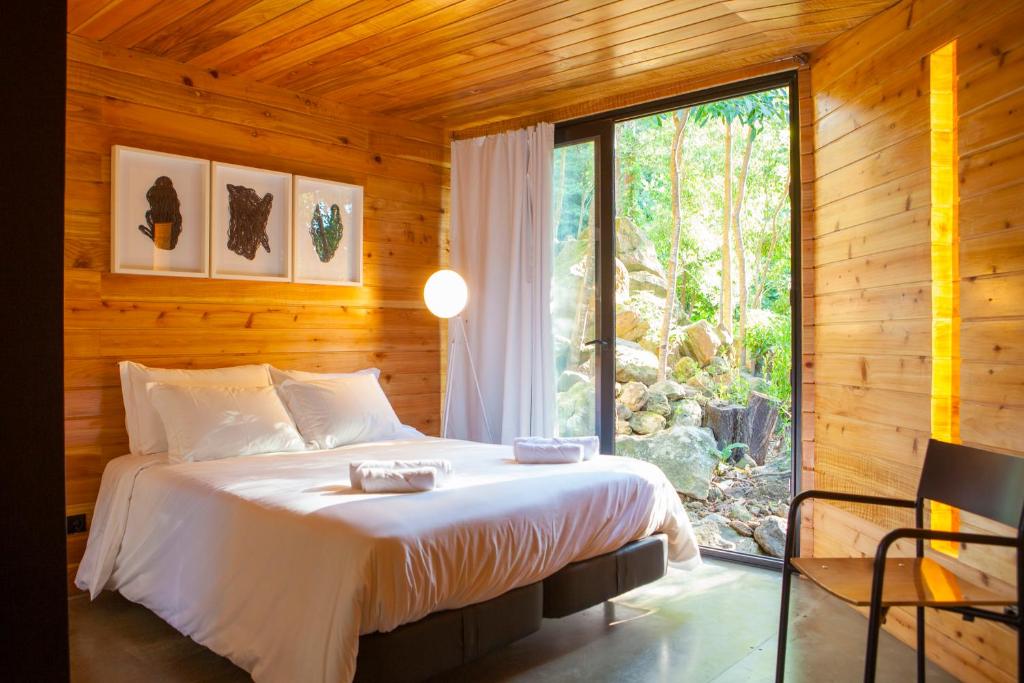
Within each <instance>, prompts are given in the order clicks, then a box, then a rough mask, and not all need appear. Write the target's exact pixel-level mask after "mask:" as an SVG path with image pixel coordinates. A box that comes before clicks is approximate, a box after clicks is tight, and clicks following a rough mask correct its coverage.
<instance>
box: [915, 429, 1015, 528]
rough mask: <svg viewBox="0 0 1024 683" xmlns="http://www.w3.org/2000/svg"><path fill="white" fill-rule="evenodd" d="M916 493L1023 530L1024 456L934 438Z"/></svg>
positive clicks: (920, 496) (925, 458)
mask: <svg viewBox="0 0 1024 683" xmlns="http://www.w3.org/2000/svg"><path fill="white" fill-rule="evenodd" d="M917 495H918V497H919V498H926V499H928V500H937V501H939V502H941V503H946V504H948V505H952V506H953V507H956V508H960V509H961V510H966V511H967V512H972V513H974V514H976V515H981V516H982V517H987V518H988V519H994V520H996V521H998V522H1002V523H1003V524H1007V525H1009V526H1012V527H1015V528H1017V529H1018V530H1020V529H1021V523H1022V515H1024V457H1019V456H1013V455H1004V454H1002V453H993V452H991V451H983V450H981V449H980V448H971V447H970V446H960V445H956V444H951V443H945V442H943V441H936V440H935V439H931V440H930V441H929V442H928V451H927V452H926V453H925V457H924V467H923V469H922V470H921V482H920V484H919V485H918V489H917Z"/></svg>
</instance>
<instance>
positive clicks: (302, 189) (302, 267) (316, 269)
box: [292, 176, 363, 286]
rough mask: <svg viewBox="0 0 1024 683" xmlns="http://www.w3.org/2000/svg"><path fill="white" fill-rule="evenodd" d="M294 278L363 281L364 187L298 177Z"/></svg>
mask: <svg viewBox="0 0 1024 683" xmlns="http://www.w3.org/2000/svg"><path fill="white" fill-rule="evenodd" d="M293 197H294V209H293V215H292V280H293V281H294V282H302V283H305V284H314V285H349V286H359V285H361V284H362V282H363V188H362V187H360V186H359V185H349V184H347V183H339V182H334V181H331V180H321V179H318V178H307V177H305V176H295V179H294V191H293Z"/></svg>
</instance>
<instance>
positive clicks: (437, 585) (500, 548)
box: [76, 438, 700, 682]
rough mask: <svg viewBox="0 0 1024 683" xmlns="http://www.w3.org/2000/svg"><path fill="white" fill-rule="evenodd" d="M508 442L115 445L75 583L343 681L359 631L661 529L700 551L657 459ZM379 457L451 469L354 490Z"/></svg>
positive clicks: (497, 590)
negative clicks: (201, 449)
mask: <svg viewBox="0 0 1024 683" xmlns="http://www.w3.org/2000/svg"><path fill="white" fill-rule="evenodd" d="M511 456H512V454H511V449H510V448H509V447H507V446H491V445H483V444H476V443H470V442H462V441H450V440H442V439H433V438H424V439H418V440H404V441H389V442H375V443H366V444H359V445H353V446H348V447H345V448H340V449H336V450H333V451H313V452H306V453H288V454H282V455H265V456H258V457H236V458H227V459H223V460H215V461H208V462H196V463H180V464H167V463H161V464H156V465H152V464H150V465H147V466H145V467H142V463H140V462H139V459H137V458H130V457H129V458H119V459H117V460H114V461H113V462H112V463H111V465H109V466H108V471H110V472H111V476H110V477H107V475H106V474H104V481H103V490H101V492H100V500H101V501H107V502H106V503H105V504H104V505H102V506H98V507H97V517H100V516H101V514H100V513H101V512H102V513H103V515H102V516H104V517H106V519H105V520H100V519H94V526H93V532H92V534H91V535H90V538H89V546H88V548H87V550H86V559H84V560H83V562H82V566H81V569H80V570H79V574H78V577H77V579H76V584H77V585H78V586H80V587H82V588H87V589H90V591H92V589H93V587H96V586H105V587H107V588H110V589H114V590H118V591H120V592H121V593H122V594H123V595H124V596H125V597H127V598H128V599H130V600H133V601H136V602H139V603H141V604H143V605H146V606H147V607H149V608H150V609H151V610H153V611H154V612H156V613H157V614H158V615H160V616H161V617H162V618H163V619H165V620H166V621H167V622H168V623H170V624H171V625H172V626H174V627H175V628H177V629H178V630H179V631H181V632H182V633H184V634H187V635H189V636H190V637H192V638H193V639H194V640H195V641H196V642H199V643H201V644H203V645H205V646H207V647H209V648H210V649H211V650H213V651H214V652H217V653H219V654H221V655H223V656H225V657H228V658H229V659H231V660H232V661H233V662H235V663H236V664H238V665H239V666H241V667H242V668H243V669H245V670H246V671H248V672H250V673H251V674H252V676H253V678H254V679H255V680H256V681H260V682H262V681H273V682H277V681H289V682H290V681H325V682H326V681H331V682H335V681H347V680H351V678H352V676H353V674H354V667H355V660H356V654H357V650H358V644H359V635H360V634H364V633H372V632H375V631H390V630H392V629H394V628H396V627H398V626H400V625H401V624H404V623H408V622H412V621H416V620H417V619H420V618H422V617H424V616H426V615H428V614H430V613H431V612H435V611H438V610H444V609H454V608H458V607H463V606H466V605H470V604H473V603H477V602H482V601H484V600H488V599H490V598H493V597H495V596H497V595H500V594H502V593H504V592H507V591H509V590H511V589H513V588H517V587H519V586H524V585H527V584H530V583H533V582H535V581H538V580H540V579H543V578H544V577H546V576H549V575H551V574H552V573H554V572H556V571H558V570H559V569H561V568H562V567H563V566H565V565H566V564H568V563H570V562H573V561H576V560H582V559H586V558H590V557H594V556H597V555H601V554H603V553H606V552H610V551H612V550H614V549H616V548H619V547H621V546H622V545H624V544H625V543H628V542H629V541H632V540H635V539H638V538H643V537H645V536H648V535H650V534H652V533H656V532H664V533H665V534H667V536H668V541H669V556H670V558H671V559H672V560H674V561H677V562H683V563H685V566H693V565H696V564H698V563H699V562H700V558H699V553H698V548H697V542H696V539H695V538H694V535H693V531H692V529H691V527H690V523H689V520H688V519H687V517H686V513H685V511H684V509H683V507H682V504H681V503H680V501H679V497H678V495H677V494H676V492H675V491H674V490H673V488H672V486H671V484H669V482H668V480H667V479H666V478H665V476H664V475H663V474H662V473H661V471H660V470H658V469H657V468H656V467H654V466H653V465H651V464H649V463H644V462H641V461H638V460H633V459H630V458H624V457H615V456H598V457H596V458H594V459H593V460H590V461H586V462H582V463H576V464H572V465H549V466H545V467H527V466H521V465H517V464H515V462H514V461H513V459H512V457H511ZM375 459H376V460H396V459H417V460H433V459H444V460H449V461H451V463H452V467H453V474H452V475H451V476H450V477H449V478H448V481H447V482H446V486H445V487H444V488H439V489H436V490H433V491H429V492H425V493H416V494H413V495H409V494H393V495H390V494H377V495H372V494H365V493H363V492H361V491H358V490H354V489H353V488H352V487H351V485H350V482H349V479H348V463H349V462H351V461H367V460H375ZM126 499H130V502H131V504H130V506H129V505H128V504H127V502H125V501H126ZM118 517H120V518H121V519H122V520H123V521H118V519H117V518H118ZM119 529H120V530H123V531H119Z"/></svg>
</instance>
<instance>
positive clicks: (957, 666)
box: [811, 0, 1024, 681]
mask: <svg viewBox="0 0 1024 683" xmlns="http://www.w3.org/2000/svg"><path fill="white" fill-rule="evenodd" d="M1022 26H1024V2H1021V1H1020V0H1013V1H1010V2H1008V1H1006V0H976V1H975V2H969V3H967V2H959V1H957V0H916V1H913V0H903V2H900V3H899V4H897V5H895V6H894V7H892V8H890V9H889V10H886V11H885V12H883V13H882V14H880V15H878V16H876V17H874V18H872V19H870V20H868V21H867V22H865V23H864V24H862V25H861V26H859V27H857V28H855V29H853V30H852V31H850V32H848V33H846V34H843V35H842V36H840V37H839V38H837V39H835V40H833V41H832V42H830V43H828V44H827V45H825V46H824V47H823V48H821V49H820V50H818V51H816V52H815V53H814V54H813V55H812V61H811V81H812V95H813V103H814V104H813V107H814V122H813V127H814V145H815V148H814V164H815V182H814V193H815V200H814V209H815V216H814V234H815V240H814V246H813V253H814V256H813V258H814V262H815V269H814V308H813V310H814V326H815V333H816V334H815V337H816V338H815V343H816V348H815V351H814V354H813V365H814V375H815V381H816V385H815V392H816V393H815V410H816V422H815V431H814V439H815V442H816V448H815V464H814V478H815V482H816V484H817V485H818V486H819V487H820V488H832V489H840V490H855V491H862V492H869V493H876V494H883V495H898V496H911V495H913V493H914V491H915V488H916V483H917V479H918V474H919V468H920V465H921V460H922V458H923V456H924V447H925V445H926V442H927V439H928V436H929V431H930V400H929V399H930V392H931V358H930V355H931V328H930V324H931V270H930V269H931V266H930V226H929V213H930V184H929V183H930V170H929V169H930V155H929V81H928V76H929V73H928V55H929V54H930V53H931V52H932V51H933V50H935V49H936V48H939V47H941V46H942V45H944V44H946V43H948V42H949V41H951V40H954V39H955V40H957V41H958V76H959V81H958V92H957V95H958V100H959V104H958V109H959V157H960V166H959V170H960V192H961V204H960V219H959V225H960V237H961V243H960V272H961V295H960V296H961V298H960V305H961V314H962V326H961V356H962V384H961V401H962V405H961V434H962V439H963V441H964V442H965V443H969V444H974V445H979V446H983V447H988V448H993V449H996V450H1001V451H1004V452H1009V453H1015V454H1024V432H1022V431H1021V430H1020V429H1019V425H1020V424H1021V421H1022V418H1024V390H1022V387H1024V342H1022V340H1024V209H1022V204H1021V201H1020V197H1021V192H1022V190H1024V185H1022V181H1024V125H1022V123H1021V112H1022V111H1024V59H1022V55H1024V32H1022V30H1021V27H1022ZM911 521H912V519H910V518H909V517H908V516H907V515H906V514H905V513H897V512H892V511H882V512H869V511H867V510H863V509H861V510H857V509H840V508H837V507H835V506H830V505H818V506H817V507H816V509H815V512H814V549H815V552H816V553H817V554H819V555H848V554H853V555H861V554H873V552H874V547H875V544H876V543H877V541H878V539H879V538H880V536H881V535H882V533H883V532H884V530H886V529H887V528H889V527H892V526H895V525H903V524H906V523H908V522H911ZM978 525H982V528H985V529H987V530H990V531H991V530H993V529H992V528H991V527H990V526H988V525H987V524H982V522H980V521H979V520H977V519H971V518H970V517H969V516H965V519H964V523H963V527H964V528H965V530H969V529H972V528H977V527H978ZM997 531H998V530H997ZM943 557H944V556H943ZM940 559H942V558H940ZM942 561H944V562H947V564H949V565H950V566H952V567H953V568H954V569H955V571H957V572H958V573H961V574H962V575H964V576H969V577H973V578H975V579H980V580H985V581H989V582H991V583H995V584H998V583H1007V584H1013V583H1014V574H1013V557H1012V554H1010V553H1005V552H1002V551H996V552H991V551H988V552H986V551H982V550H980V549H978V548H967V549H965V550H964V551H962V553H961V556H960V559H959V561H951V560H950V561H947V560H945V559H942ZM928 623H929V627H930V628H929V633H928V652H929V655H930V656H931V657H932V658H933V659H935V660H936V661H937V662H938V663H939V664H940V665H941V666H943V667H944V668H945V669H947V670H949V671H950V672H952V673H954V674H955V675H956V676H958V677H959V678H961V679H963V680H978V681H1010V680H1014V679H1015V672H1016V655H1015V648H1016V646H1015V643H1016V637H1015V635H1014V634H1012V633H1011V632H1010V631H1009V630H1008V629H1005V628H1002V627H1000V626H995V625H992V624H990V623H982V622H980V621H979V622H975V623H973V624H971V623H966V622H963V621H961V620H960V619H957V618H953V617H951V616H940V615H938V614H936V613H934V612H930V613H929V615H928ZM887 627H888V628H890V630H892V631H893V632H894V633H895V634H896V635H898V636H899V637H900V638H902V639H904V640H906V641H908V642H912V641H913V628H914V619H913V616H912V614H910V613H909V612H907V611H895V610H894V611H893V613H892V615H891V617H890V620H889V624H888V625H887Z"/></svg>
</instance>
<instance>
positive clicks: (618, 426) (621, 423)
mask: <svg viewBox="0 0 1024 683" xmlns="http://www.w3.org/2000/svg"><path fill="white" fill-rule="evenodd" d="M615 433H616V434H624V435H625V434H632V433H633V430H632V429H630V427H629V421H628V420H622V419H619V418H616V420H615Z"/></svg>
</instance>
